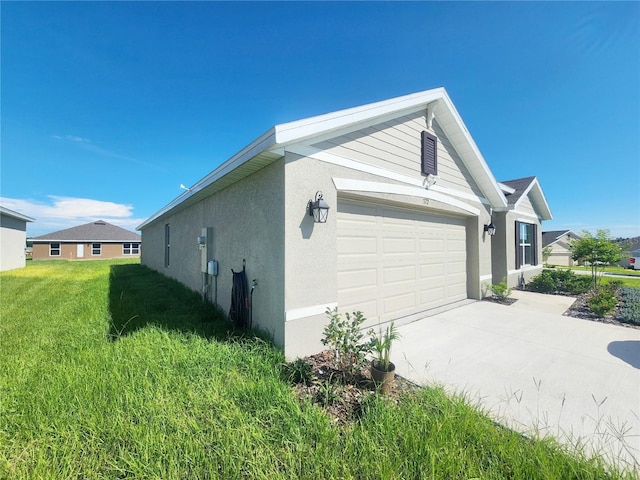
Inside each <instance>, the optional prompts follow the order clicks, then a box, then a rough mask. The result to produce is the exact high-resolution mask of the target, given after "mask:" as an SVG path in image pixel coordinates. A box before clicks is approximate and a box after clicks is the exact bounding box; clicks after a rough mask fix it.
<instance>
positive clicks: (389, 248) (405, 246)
mask: <svg viewBox="0 0 640 480" xmlns="http://www.w3.org/2000/svg"><path fill="white" fill-rule="evenodd" d="M415 250H416V242H415V240H414V239H413V238H397V237H396V238H383V239H382V254H383V255H385V254H387V255H389V254H390V255H394V254H403V255H413V253H415Z"/></svg>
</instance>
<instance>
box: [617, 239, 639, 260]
mask: <svg viewBox="0 0 640 480" xmlns="http://www.w3.org/2000/svg"><path fill="white" fill-rule="evenodd" d="M619 244H620V246H621V247H622V259H621V260H620V262H618V263H619V264H620V266H621V267H623V268H629V258H630V257H636V258H638V257H640V237H633V238H629V239H627V240H622V241H621V242H619Z"/></svg>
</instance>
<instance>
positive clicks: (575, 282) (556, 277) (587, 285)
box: [527, 269, 592, 295]
mask: <svg viewBox="0 0 640 480" xmlns="http://www.w3.org/2000/svg"><path fill="white" fill-rule="evenodd" d="M591 287H592V284H591V279H590V278H589V277H588V276H585V275H582V276H581V275H576V274H575V273H573V272H572V271H571V270H562V269H552V270H546V269H545V270H543V271H542V273H540V274H539V275H536V276H535V277H533V278H532V279H531V280H530V281H529V283H527V290H531V291H533V292H539V293H567V294H570V295H581V294H583V293H586V292H587V291H589V289H591Z"/></svg>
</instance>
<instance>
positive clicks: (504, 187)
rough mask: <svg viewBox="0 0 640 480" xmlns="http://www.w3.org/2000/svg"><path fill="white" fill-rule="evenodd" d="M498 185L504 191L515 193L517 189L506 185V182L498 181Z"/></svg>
mask: <svg viewBox="0 0 640 480" xmlns="http://www.w3.org/2000/svg"><path fill="white" fill-rule="evenodd" d="M498 186H499V187H500V189H501V190H502V191H503V192H504V193H508V194H512V193H515V191H516V189H515V188H511V187H510V186H509V185H505V184H504V183H501V182H498Z"/></svg>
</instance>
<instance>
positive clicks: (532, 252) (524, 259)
mask: <svg viewBox="0 0 640 480" xmlns="http://www.w3.org/2000/svg"><path fill="white" fill-rule="evenodd" d="M537 230H538V229H537V225H535V224H533V223H525V222H516V268H520V267H524V266H527V265H537V264H538V255H537V248H538V246H537Z"/></svg>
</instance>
